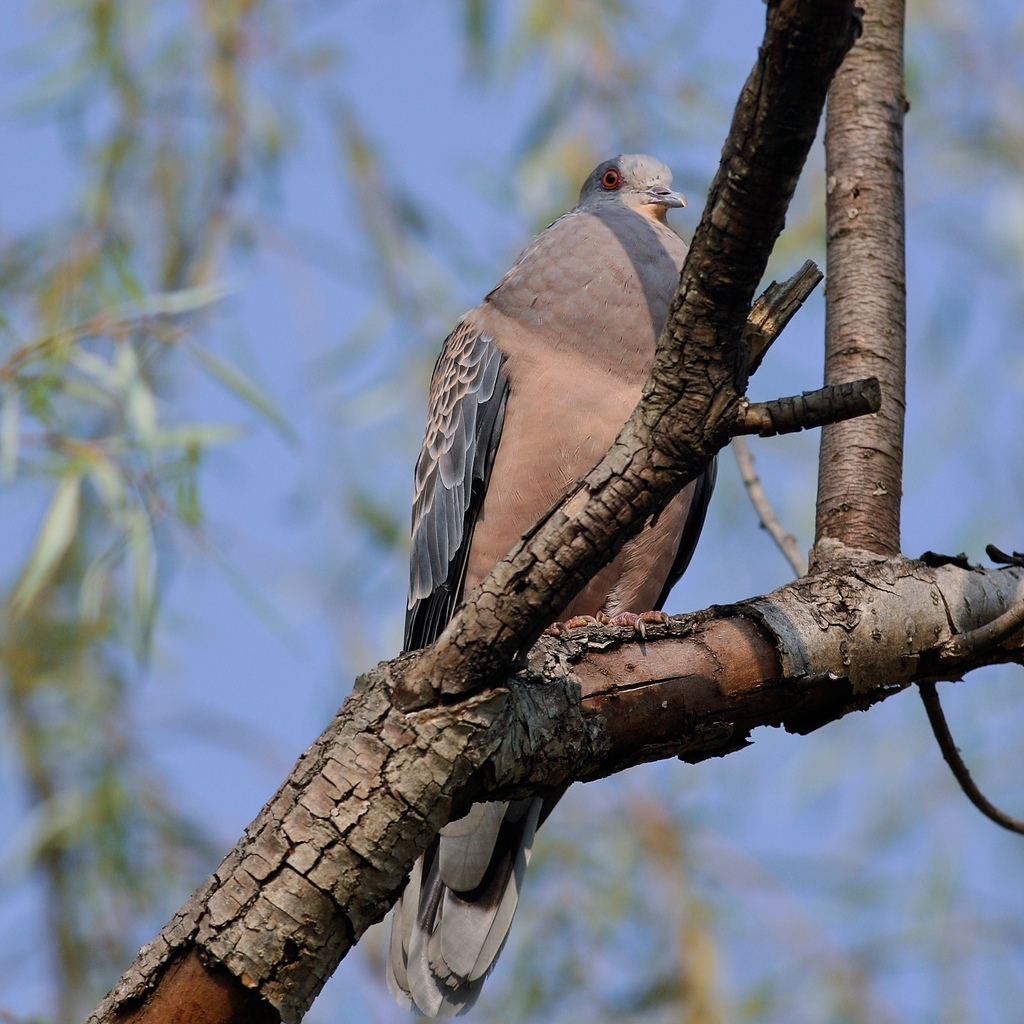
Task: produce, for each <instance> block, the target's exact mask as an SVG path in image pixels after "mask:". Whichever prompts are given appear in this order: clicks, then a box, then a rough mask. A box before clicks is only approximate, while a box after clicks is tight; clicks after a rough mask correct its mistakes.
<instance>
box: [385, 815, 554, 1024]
mask: <svg viewBox="0 0 1024 1024" xmlns="http://www.w3.org/2000/svg"><path fill="white" fill-rule="evenodd" d="M546 802H550V803H551V804H552V805H553V801H545V800H544V799H542V798H539V797H533V798H529V799H525V800H513V801H511V802H510V803H485V804H474V805H473V806H472V808H470V811H469V813H468V814H467V815H466V816H465V817H463V818H460V819H459V820H458V821H453V822H451V824H449V825H446V826H445V827H444V828H443V829H441V833H440V835H439V836H438V838H437V839H436V840H435V841H434V843H433V844H432V845H431V846H430V848H429V849H428V850H427V851H426V853H425V854H424V855H423V856H422V857H421V858H420V859H419V860H418V861H417V862H416V864H415V866H414V867H413V869H412V874H411V875H410V877H409V882H408V885H407V886H406V888H405V892H404V893H402V896H401V899H399V901H398V903H397V904H396V905H395V913H394V918H393V920H392V922H391V945H390V948H389V949H388V967H387V979H388V987H389V988H390V989H391V992H392V994H393V995H394V997H395V998H396V999H397V1000H398V1002H399V1004H400V1005H402V1006H404V1007H405V1008H406V1009H410V1010H411V1009H416V1010H418V1011H419V1012H420V1013H422V1014H423V1015H424V1016H427V1017H436V1018H440V1019H446V1018H448V1017H454V1016H455V1015H456V1014H458V1013H462V1012H464V1011H465V1010H468V1009H469V1007H471V1006H472V1005H473V1003H475V1002H476V998H477V996H478V995H479V994H480V989H481V987H482V986H483V983H484V978H485V977H486V976H487V973H488V972H489V971H490V969H491V968H492V967H493V966H494V962H495V960H497V958H498V954H499V953H500V952H501V950H502V947H503V946H504V945H505V939H506V938H507V936H508V930H509V926H510V925H511V924H512V916H513V915H514V914H515V910H516V905H517V904H518V902H519V891H520V889H521V887H522V884H523V876H524V875H525V874H526V865H527V864H528V863H529V861H530V851H531V849H532V847H533V836H534V833H535V832H536V830H537V825H538V822H539V820H540V817H541V812H542V810H544V811H549V810H550V806H548V807H545V803H546Z"/></svg>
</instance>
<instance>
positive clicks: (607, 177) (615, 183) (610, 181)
mask: <svg viewBox="0 0 1024 1024" xmlns="http://www.w3.org/2000/svg"><path fill="white" fill-rule="evenodd" d="M620 184H622V178H621V177H620V176H619V172H618V171H617V170H616V169H615V168H614V167H609V168H608V170H607V171H605V172H604V177H603V178H602V179H601V185H602V186H603V187H604V188H606V189H608V191H609V192H610V191H611V190H612V189H616V188H618V187H619V185H620Z"/></svg>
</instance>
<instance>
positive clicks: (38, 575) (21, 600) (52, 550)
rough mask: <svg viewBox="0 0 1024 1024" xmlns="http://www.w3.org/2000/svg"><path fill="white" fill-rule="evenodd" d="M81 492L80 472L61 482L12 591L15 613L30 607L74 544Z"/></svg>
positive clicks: (63, 478)
mask: <svg viewBox="0 0 1024 1024" xmlns="http://www.w3.org/2000/svg"><path fill="white" fill-rule="evenodd" d="M81 492H82V478H81V477H80V476H78V475H77V474H74V475H69V476H65V477H62V478H61V480H60V482H59V483H58V484H57V489H56V490H55V491H54V494H53V499H52V500H51V502H50V507H49V508H48V509H47V510H46V516H45V518H44V519H43V526H42V529H41V530H40V531H39V537H38V538H37V539H36V544H35V547H34V548H33V550H32V554H31V555H30V556H29V560H28V564H27V565H26V566H25V570H24V572H23V573H22V576H21V579H20V580H19V581H18V586H17V587H16V588H15V591H14V593H13V594H12V595H11V614H12V615H15V616H17V615H21V614H23V613H24V612H25V611H27V610H28V608H29V607H30V606H31V604H32V602H33V601H34V600H35V599H36V597H37V596H38V594H39V591H40V590H41V589H42V588H43V587H44V586H45V585H46V584H47V583H48V582H49V581H50V579H51V577H52V576H53V574H54V572H55V570H56V569H57V566H58V565H59V564H60V560H61V559H62V558H63V557H64V555H65V553H66V552H67V550H68V548H69V547H70V546H71V542H72V540H74V537H75V530H76V528H77V527H78V508H79V500H80V498H81Z"/></svg>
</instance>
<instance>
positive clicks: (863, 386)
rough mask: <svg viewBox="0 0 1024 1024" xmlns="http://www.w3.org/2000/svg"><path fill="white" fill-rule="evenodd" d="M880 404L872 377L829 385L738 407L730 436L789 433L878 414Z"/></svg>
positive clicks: (879, 389) (766, 435)
mask: <svg viewBox="0 0 1024 1024" xmlns="http://www.w3.org/2000/svg"><path fill="white" fill-rule="evenodd" d="M881 404H882V391H881V388H880V387H879V384H878V380H877V379H876V378H874V377H868V378H866V379H865V380H855V381H850V382H849V383H847V384H831V385H829V386H828V387H824V388H819V389H818V390H817V391H805V392H804V393H803V394H802V395H792V396H790V397H789V398H776V399H775V400H774V401H772V402H754V403H751V404H749V405H745V404H744V405H741V409H740V414H739V416H738V418H737V421H736V428H735V430H734V434H760V435H761V437H773V436H774V435H776V434H792V433H794V432H796V431H798V430H808V429H810V428H811V427H820V426H823V425H824V424H827V423H839V422H840V421H841V420H848V419H852V418H853V417H855V416H865V415H867V414H868V413H875V412H878V410H879V408H880V407H881Z"/></svg>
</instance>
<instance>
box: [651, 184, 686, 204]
mask: <svg viewBox="0 0 1024 1024" xmlns="http://www.w3.org/2000/svg"><path fill="white" fill-rule="evenodd" d="M646 195H647V196H648V199H647V202H649V203H653V204H654V205H655V206H685V205H686V196H684V195H683V193H682V192H673V191H672V190H671V189H670V188H665V186H664V185H655V186H654V187H653V188H649V189H648V190H647V192H646Z"/></svg>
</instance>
